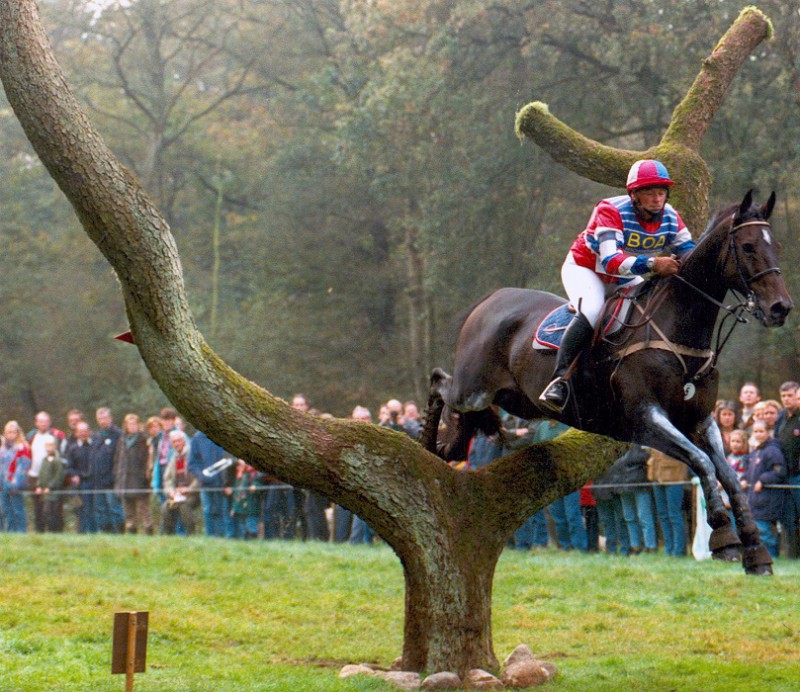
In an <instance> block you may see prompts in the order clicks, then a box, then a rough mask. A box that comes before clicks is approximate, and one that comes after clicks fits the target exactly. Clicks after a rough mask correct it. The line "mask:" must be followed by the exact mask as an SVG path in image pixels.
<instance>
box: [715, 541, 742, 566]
mask: <svg viewBox="0 0 800 692" xmlns="http://www.w3.org/2000/svg"><path fill="white" fill-rule="evenodd" d="M711 557H712V558H714V559H715V560H719V561H720V562H739V560H741V559H742V546H740V545H727V546H725V547H724V548H720V549H719V550H715V551H713V552H712V553H711Z"/></svg>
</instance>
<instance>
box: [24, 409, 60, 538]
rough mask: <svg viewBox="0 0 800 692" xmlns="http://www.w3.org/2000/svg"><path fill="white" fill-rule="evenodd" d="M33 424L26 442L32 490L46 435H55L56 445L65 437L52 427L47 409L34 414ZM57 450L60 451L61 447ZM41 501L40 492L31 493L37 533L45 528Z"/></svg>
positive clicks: (41, 458) (35, 481)
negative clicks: (29, 454)
mask: <svg viewBox="0 0 800 692" xmlns="http://www.w3.org/2000/svg"><path fill="white" fill-rule="evenodd" d="M34 425H35V428H34V429H33V430H31V431H30V432H29V433H28V444H29V445H30V448H31V468H30V471H28V475H29V479H28V485H29V486H30V488H31V489H32V490H35V489H36V485H37V483H38V480H39V469H40V468H41V466H42V462H43V461H44V458H45V455H46V453H45V450H44V440H45V437H46V436H48V435H51V436H53V437H55V438H56V440H57V441H58V442H57V445H59V446H60V443H62V442H63V441H64V440H65V439H66V438H65V436H64V433H63V432H61V431H60V430H58V429H57V428H54V427H52V421H51V418H50V414H49V413H47V411H39V413H37V414H36V417H35V418H34ZM59 451H61V449H60V450H59ZM42 502H43V501H42V496H41V494H34V495H33V498H32V503H33V525H34V528H35V529H36V532H37V533H42V532H43V531H44V529H45V526H44V505H43V504H42Z"/></svg>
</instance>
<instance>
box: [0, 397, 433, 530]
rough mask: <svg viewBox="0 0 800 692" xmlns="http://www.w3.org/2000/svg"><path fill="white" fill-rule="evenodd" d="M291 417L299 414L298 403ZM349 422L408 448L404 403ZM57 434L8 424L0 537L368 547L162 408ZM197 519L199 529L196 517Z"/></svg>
mask: <svg viewBox="0 0 800 692" xmlns="http://www.w3.org/2000/svg"><path fill="white" fill-rule="evenodd" d="M291 404H292V406H293V407H294V408H296V409H298V410H300V411H305V412H308V413H311V414H316V415H320V416H322V417H328V414H325V413H320V412H319V411H315V410H313V409H311V408H310V407H309V404H308V400H307V399H306V397H305V396H304V395H303V394H295V395H294V396H293V397H292V399H291ZM352 418H353V420H358V421H363V422H368V423H373V422H374V423H376V424H377V425H381V426H385V427H388V428H391V429H394V430H399V431H401V432H403V433H405V434H407V435H409V436H410V437H412V438H414V439H416V438H417V437H418V436H419V434H420V430H421V426H420V420H419V418H420V416H419V409H418V407H417V405H416V404H415V403H414V402H413V401H407V402H406V403H405V404H402V403H401V402H400V401H399V400H396V399H392V400H390V401H388V402H386V403H385V404H384V405H382V406H381V407H380V409H379V414H378V419H377V420H376V421H373V418H372V415H371V413H370V411H369V410H368V409H367V408H366V407H363V406H357V407H356V408H355V409H354V411H353V414H352ZM66 419H67V428H68V430H67V431H66V432H62V431H61V430H59V429H58V428H56V427H54V426H53V424H52V419H51V416H50V414H49V413H47V412H46V411H40V412H39V413H37V414H36V416H35V419H34V428H33V429H32V430H31V431H30V432H28V433H27V434H26V433H25V432H24V431H23V429H22V428H21V427H20V425H19V424H18V423H17V422H16V421H9V422H8V423H6V425H5V428H4V431H3V440H2V444H0V530H1V531H8V532H25V531H28V530H34V531H36V532H45V531H48V532H60V531H64V530H65V529H67V530H70V529H74V530H75V531H76V532H78V533H98V532H102V533H123V532H127V533H137V532H139V533H146V534H154V533H156V532H157V531H158V532H160V533H162V534H182V535H191V534H193V533H195V532H196V531H197V530H198V527H199V526H202V529H203V530H204V532H205V533H206V534H207V535H209V536H219V537H228V538H243V539H251V538H256V537H263V538H268V539H284V540H289V539H294V538H299V539H313V540H321V541H327V540H334V541H336V542H345V541H349V542H351V543H370V542H371V541H372V540H373V538H374V536H375V533H374V531H372V529H371V528H370V527H369V526H368V525H367V524H366V523H365V522H364V521H363V520H362V519H361V518H359V517H358V516H356V515H354V514H352V513H351V512H350V511H348V510H346V509H345V508H343V507H338V506H334V505H332V503H331V502H330V501H329V500H328V499H327V498H325V497H322V496H320V495H318V494H317V493H314V492H311V491H305V490H302V489H300V488H294V487H292V486H291V485H289V484H287V483H284V482H282V481H281V480H279V479H277V478H275V477H272V476H269V475H268V474H264V473H260V472H258V471H256V470H255V469H254V468H253V467H251V466H250V465H249V464H247V462H246V461H245V460H243V459H235V458H233V456H232V455H231V454H229V453H228V452H226V450H224V449H223V448H222V447H220V446H219V445H217V444H216V443H215V442H213V441H212V440H211V439H210V438H209V437H208V436H207V435H205V434H204V433H203V432H200V431H197V432H196V433H194V435H189V434H188V433H187V431H186V427H185V425H184V422H183V420H182V419H181V417H180V416H179V415H178V414H177V412H176V411H175V410H174V409H172V408H163V409H162V410H161V411H160V413H159V415H157V416H151V417H149V418H147V419H146V420H145V421H144V422H142V419H141V418H140V417H139V416H138V415H136V414H134V413H129V414H127V415H126V416H125V417H124V418H123V420H122V427H118V426H117V425H116V424H115V423H114V420H113V416H112V413H111V410H110V409H109V408H108V407H101V408H99V409H97V411H96V412H95V416H94V423H90V422H89V421H87V420H86V417H85V416H84V414H83V413H82V412H81V411H79V410H77V409H73V410H71V411H69V412H68V413H67V417H66ZM201 517H202V524H201V522H200V518H201Z"/></svg>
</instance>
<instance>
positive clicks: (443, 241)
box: [0, 0, 800, 418]
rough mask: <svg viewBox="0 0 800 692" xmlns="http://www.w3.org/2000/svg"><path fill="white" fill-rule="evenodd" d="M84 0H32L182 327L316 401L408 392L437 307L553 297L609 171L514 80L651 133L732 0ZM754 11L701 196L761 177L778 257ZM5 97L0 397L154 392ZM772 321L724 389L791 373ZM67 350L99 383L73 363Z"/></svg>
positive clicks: (794, 24) (431, 354)
mask: <svg viewBox="0 0 800 692" xmlns="http://www.w3.org/2000/svg"><path fill="white" fill-rule="evenodd" d="M87 5H88V3H85V2H75V1H74V0H49V1H48V2H45V3H42V11H43V14H44V18H45V24H46V26H47V27H48V30H49V33H50V38H51V40H52V42H53V44H54V48H55V51H56V55H57V57H58V59H59V61H60V62H61V64H62V65H63V66H64V68H65V70H66V72H67V75H68V77H69V79H70V82H71V83H72V84H73V85H74V88H75V90H76V93H77V95H78V97H79V99H80V100H81V102H82V103H83V104H84V105H85V106H86V107H87V108H88V110H89V113H90V114H91V117H92V119H93V122H94V123H96V125H97V127H98V128H99V130H100V132H101V133H102V135H103V137H104V138H105V139H106V141H107V142H108V143H109V145H110V147H111V148H112V149H113V150H114V151H115V152H116V153H117V154H118V155H119V156H120V158H121V160H122V162H123V163H124V164H125V165H126V166H127V167H128V168H129V169H130V170H131V172H132V173H133V174H134V175H136V176H137V178H138V179H139V180H140V182H142V183H143V185H144V186H145V188H146V189H147V190H148V192H149V194H150V195H151V196H152V197H153V199H154V201H155V202H156V204H157V205H158V208H159V209H160V210H161V211H162V213H163V214H164V216H165V218H166V220H167V221H168V223H169V225H170V227H171V230H172V232H173V234H174V235H175V237H176V240H177V243H178V247H179V249H180V253H181V259H182V266H183V269H184V273H185V277H186V283H187V290H188V293H189V297H190V301H191V306H192V309H193V311H194V314H195V315H196V319H197V321H198V324H199V326H200V327H201V328H202V329H203V331H204V333H205V334H206V335H207V337H208V338H209V342H210V343H211V345H212V346H213V347H214V348H215V349H217V350H218V351H219V352H220V354H221V355H222V356H223V357H225V358H226V360H228V361H229V362H230V363H231V364H232V365H234V367H236V368H237V369H238V370H240V371H241V372H242V373H243V374H244V375H245V376H247V377H249V378H251V379H253V380H255V381H257V382H260V383H262V384H265V385H268V387H269V388H270V389H271V390H273V391H275V392H277V393H280V394H282V395H283V396H288V395H289V394H290V393H291V392H292V391H304V392H306V393H307V394H308V395H309V396H310V397H311V398H312V401H313V403H314V404H315V405H316V406H318V407H320V408H322V409H324V410H329V411H332V412H333V413H335V414H337V415H344V414H346V413H347V412H348V411H349V410H350V409H352V406H353V405H355V404H356V403H362V404H368V405H370V404H374V403H375V402H377V401H381V400H385V399H386V398H388V397H389V396H399V397H401V398H407V397H412V396H413V397H420V396H421V395H422V392H421V389H422V387H423V386H424V383H425V380H426V378H427V374H428V373H429V371H430V369H431V368H432V367H433V366H438V365H441V366H444V367H447V366H448V365H449V362H450V358H451V356H452V343H453V330H452V324H453V322H454V319H455V317H456V316H457V315H458V314H460V312H461V310H462V309H463V308H464V307H465V306H467V305H469V304H470V303H472V302H473V301H474V300H475V299H477V298H478V297H480V296H481V295H483V294H484V293H485V292H486V291H488V290H491V289H493V288H496V287H499V286H501V285H519V286H528V287H535V288H544V289H549V290H554V291H556V292H559V291H560V290H561V289H560V285H559V278H558V272H557V271H556V270H555V269H554V268H555V267H557V266H558V264H559V263H560V261H561V258H562V257H563V255H564V253H565V252H566V248H567V247H568V245H569V243H570V242H571V240H572V238H573V237H574V235H575V234H576V233H577V231H579V230H580V229H581V228H582V225H583V224H584V223H585V222H586V219H587V218H588V214H589V212H590V210H591V207H592V205H593V203H594V202H595V201H596V200H597V199H599V198H600V197H601V196H603V195H606V194H608V192H609V191H610V190H611V188H608V187H605V186H601V185H595V184H592V183H587V182H586V181H585V180H583V179H580V178H578V177H577V176H576V175H575V174H573V173H571V172H570V171H568V170H567V169H565V168H564V167H562V166H561V165H559V164H555V163H553V162H552V161H551V160H550V159H549V158H548V157H547V156H546V155H545V154H544V153H542V152H539V151H537V150H535V149H534V148H532V147H520V146H519V143H518V141H517V139H516V138H515V136H514V131H513V127H514V122H513V118H514V113H515V112H516V111H517V110H518V109H519V108H520V107H522V106H523V105H524V104H525V103H527V102H528V101H530V100H532V99H534V98H536V99H539V100H542V101H544V102H546V103H547V104H548V106H549V108H550V110H551V112H553V113H555V114H557V115H558V116H559V117H560V118H561V119H562V120H563V121H564V122H565V123H566V124H567V125H569V126H570V127H571V128H573V129H574V130H576V131H579V132H582V133H584V134H585V135H587V136H588V137H591V138H593V139H596V140H597V141H598V142H602V143H604V144H606V145H608V146H612V147H618V148H621V149H629V150H645V149H648V148H649V147H652V146H654V145H655V144H656V143H658V142H659V141H660V139H661V138H662V136H663V134H664V132H665V130H666V128H667V125H668V122H669V118H670V115H671V113H672V111H673V109H674V107H675V106H676V105H677V104H678V103H679V101H680V100H681V99H682V98H683V95H684V94H685V93H686V91H687V89H688V87H689V85H690V84H691V81H692V80H693V79H694V77H695V75H696V74H697V71H698V68H699V66H700V61H701V60H702V59H703V58H704V57H705V56H706V55H707V54H708V53H709V51H710V50H711V49H712V48H713V45H711V43H710V38H709V37H713V36H721V35H722V34H723V33H724V31H725V30H726V29H727V28H728V26H729V25H730V24H731V22H732V20H733V19H734V18H735V17H736V15H737V14H738V12H739V9H740V6H738V5H737V4H736V3H731V2H722V3H720V2H711V1H696V2H690V3H686V2H677V1H674V2H658V3H656V2H644V3H640V4H639V5H638V6H637V11H636V12H631V11H630V8H629V7H628V6H627V5H625V4H624V3H600V4H598V3H587V2H580V1H577V0H575V1H572V2H567V3H562V2H542V3H534V4H530V3H529V4H523V5H520V4H519V3H512V2H499V3H498V2H494V3H491V4H488V3H483V2H475V1H463V2H456V3H452V2H441V1H440V2H422V3H417V2H415V3H411V2H404V1H403V2H394V3H369V4H367V3H361V2H351V3H339V2H333V1H332V0H305V1H304V2H301V3H298V2H280V1H279V2H270V3H262V2H245V3H241V2H238V1H237V2H233V1H232V0H220V1H216V2H208V1H206V2H194V1H189V0H186V1H185V2H184V0H175V1H174V2H170V3H165V2H161V1H159V0H139V1H138V2H135V3H132V4H129V3H111V4H110V5H108V6H107V7H106V8H105V9H104V10H103V11H101V12H100V11H97V10H93V11H89V10H88V8H87ZM762 8H763V9H764V10H765V11H766V12H767V13H768V14H769V15H770V16H771V17H772V18H773V20H774V21H775V34H774V38H773V40H771V41H768V42H765V43H762V44H761V45H760V46H759V48H758V50H757V51H755V52H754V53H753V54H752V55H751V56H750V59H749V60H748V63H747V64H746V66H745V69H744V78H743V79H740V80H736V81H734V82H733V84H732V85H731V87H730V91H729V93H728V95H727V96H726V100H725V103H724V105H723V107H722V109H721V110H720V112H718V113H717V115H716V117H715V119H714V120H713V122H712V123H711V125H710V127H709V131H708V133H707V134H706V136H705V139H704V140H703V144H702V149H701V154H702V156H703V158H704V159H705V160H706V162H707V163H708V166H709V169H710V172H711V175H712V176H713V186H712V187H711V190H710V193H711V205H712V207H716V206H721V205H722V204H723V203H727V202H729V201H731V200H735V199H738V198H740V197H741V195H742V193H743V191H745V190H746V189H748V188H749V187H760V188H762V191H763V192H764V193H766V192H768V191H769V190H770V189H772V188H774V189H776V190H777V191H778V195H779V207H778V212H777V213H776V217H775V218H774V225H775V227H776V231H777V234H778V236H779V237H781V238H783V239H784V241H785V242H784V246H785V255H784V257H785V259H784V263H785V264H786V266H791V265H792V264H793V262H794V261H795V260H796V259H797V258H796V252H797V251H796V248H795V244H794V243H792V242H791V239H792V237H793V226H792V221H793V219H794V216H795V214H796V207H797V198H796V191H797V186H796V185H794V184H793V179H792V171H793V170H794V168H795V167H796V161H797V157H798V149H797V144H796V142H797V141H799V140H798V136H797V135H798V133H797V128H798V126H799V125H798V124H797V119H796V118H795V117H793V114H794V113H796V109H797V106H798V100H799V99H800V86H798V85H800V78H798V64H799V61H800V58H798V46H799V45H800V26H798V19H797V18H798V11H797V10H798V3H797V2H789V3H777V2H766V3H763V5H762ZM587 36H591V37H593V39H592V40H591V41H586V40H584V37H587ZM0 117H2V118H3V120H2V122H3V129H2V132H3V137H2V152H3V156H2V159H0V166H1V167H2V175H3V180H4V182H5V185H4V187H3V189H2V190H0V195H2V203H3V209H4V218H3V222H2V223H3V229H4V232H5V234H6V237H7V239H8V240H9V241H10V242H9V243H8V247H9V251H8V252H7V253H5V255H4V257H2V258H0V271H2V273H3V275H4V276H5V277H6V278H7V281H6V282H5V284H4V285H5V286H6V291H7V296H6V301H5V305H6V306H7V308H8V312H7V314H6V319H5V320H4V321H3V327H2V339H1V340H0V348H3V353H4V358H3V365H2V368H3V377H2V378H0V401H2V405H3V407H4V410H5V411H7V412H8V413H9V415H14V416H17V417H22V418H27V417H30V416H31V415H32V413H33V412H34V411H35V410H36V409H39V408H50V409H52V410H54V411H63V410H66V409H67V408H69V407H71V406H73V405H78V406H81V407H91V406H93V405H97V404H99V403H110V404H112V405H113V406H114V407H115V408H118V409H125V408H132V409H137V408H147V407H151V408H152V407H154V406H157V405H160V403H162V401H163V397H162V395H161V393H160V392H159V390H158V388H157V387H155V386H154V385H153V383H152V380H151V379H150V377H149V375H148V373H147V372H146V370H145V369H144V368H143V367H142V366H141V365H140V364H139V363H138V360H137V359H136V357H135V354H134V353H133V351H132V350H131V349H130V348H129V347H126V346H124V345H123V344H119V343H117V342H113V341H112V340H111V339H110V337H111V335H113V334H115V333H118V332H119V331H122V330H123V329H125V327H126V323H125V322H126V320H125V315H124V308H123V306H122V303H121V301H120V298H119V295H118V291H117V288H116V285H115V282H114V277H113V275H112V273H111V272H110V271H109V270H108V269H107V268H106V267H105V265H104V264H103V262H102V260H101V258H100V256H99V254H98V252H97V251H96V250H95V249H94V248H93V247H92V246H91V245H90V244H89V243H88V241H87V240H86V239H85V237H84V236H83V235H82V232H81V230H80V229H79V228H78V227H77V224H76V223H75V222H74V220H73V218H72V216H71V213H70V211H69V209H68V208H67V205H66V204H65V203H64V202H63V200H62V199H61V197H60V195H59V194H58V193H57V191H56V190H55V188H54V186H53V184H52V182H51V181H50V180H49V179H48V177H47V175H46V172H45V171H44V170H43V169H42V167H41V166H40V165H39V163H38V160H37V159H36V157H35V156H34V155H33V154H32V152H31V150H30V147H29V145H28V144H27V142H26V141H25V140H24V138H23V137H22V135H21V133H20V131H19V128H18V126H17V125H16V123H15V122H14V121H13V117H12V114H11V113H10V111H9V110H8V109H7V108H6V109H5V110H1V111H0ZM694 230H700V229H694ZM215 237H216V238H217V241H215ZM42 259H45V260H46V261H40V260H42ZM29 260H30V261H29ZM34 260H35V261H34ZM787 279H788V281H789V284H790V290H792V289H794V288H795V286H794V282H795V279H794V276H793V274H789V276H788V277H787ZM28 288H30V289H36V290H31V291H29V290H27V289H28ZM793 292H795V293H796V291H793ZM21 295H25V296H28V297H27V298H26V299H25V300H21V299H20V298H19V296H21ZM77 315H81V316H83V315H87V317H86V318H85V319H82V323H81V329H79V330H76V329H68V328H67V327H68V326H69V325H70V324H74V320H75V319H76V316H77ZM791 319H792V320H793V322H792V323H791V326H792V327H794V326H795V322H794V320H796V319H797V318H796V317H792V318H791ZM792 331H793V330H792V329H787V330H782V332H781V333H780V334H778V333H772V332H763V331H761V330H740V331H739V332H738V333H737V334H736V336H735V341H734V342H733V343H732V344H731V345H730V346H729V347H728V350H727V351H726V353H725V354H724V355H723V360H722V373H723V391H724V390H726V389H727V390H728V394H729V395H732V394H733V393H734V391H735V388H736V387H737V385H738V383H740V382H741V380H742V379H745V378H746V379H757V380H758V381H760V382H761V383H762V384H763V385H764V386H769V387H772V388H773V389H774V388H775V387H776V386H777V384H778V383H779V382H780V381H782V380H783V379H788V378H789V377H790V376H794V371H795V370H796V367H797V364H798V352H797V347H796V345H795V340H794V339H793V338H792V337H791V335H792ZM87 362H91V364H92V368H93V372H97V368H101V369H102V376H101V377H97V378H87V377H85V370H86V366H87ZM776 364H777V365H776Z"/></svg>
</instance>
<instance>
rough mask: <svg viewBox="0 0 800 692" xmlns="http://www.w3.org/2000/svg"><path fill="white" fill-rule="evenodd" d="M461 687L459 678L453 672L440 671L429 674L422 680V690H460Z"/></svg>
mask: <svg viewBox="0 0 800 692" xmlns="http://www.w3.org/2000/svg"><path fill="white" fill-rule="evenodd" d="M462 687H463V683H462V682H461V678H460V677H458V675H456V674H455V673H450V672H442V673H434V674H433V675H429V676H428V677H427V678H425V679H424V680H423V681H422V685H421V687H420V689H423V690H460V689H462Z"/></svg>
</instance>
